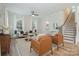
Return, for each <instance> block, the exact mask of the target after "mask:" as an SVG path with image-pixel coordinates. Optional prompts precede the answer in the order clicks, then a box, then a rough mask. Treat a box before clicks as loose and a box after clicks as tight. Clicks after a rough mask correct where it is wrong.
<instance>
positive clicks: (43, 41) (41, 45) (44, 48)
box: [30, 35, 53, 55]
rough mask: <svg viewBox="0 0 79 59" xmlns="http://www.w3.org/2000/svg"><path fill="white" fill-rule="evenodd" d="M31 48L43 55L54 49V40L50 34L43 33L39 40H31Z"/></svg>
mask: <svg viewBox="0 0 79 59" xmlns="http://www.w3.org/2000/svg"><path fill="white" fill-rule="evenodd" d="M31 48H33V50H35V52H37V53H38V54H39V55H43V54H44V53H46V52H48V51H49V50H51V53H52V52H53V51H52V40H51V37H49V36H48V35H43V36H40V37H39V38H38V40H36V39H35V40H32V41H31ZM31 48H30V51H31Z"/></svg>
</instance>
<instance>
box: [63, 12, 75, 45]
mask: <svg viewBox="0 0 79 59" xmlns="http://www.w3.org/2000/svg"><path fill="white" fill-rule="evenodd" d="M62 31H63V32H62V33H63V36H64V41H66V42H70V43H74V44H75V43H76V39H75V37H76V24H75V13H73V12H70V14H69V15H68V17H67V18H66V21H65V23H64V24H63V25H62Z"/></svg>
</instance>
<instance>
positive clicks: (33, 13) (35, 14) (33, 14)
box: [31, 11, 39, 16]
mask: <svg viewBox="0 0 79 59" xmlns="http://www.w3.org/2000/svg"><path fill="white" fill-rule="evenodd" d="M31 13H32V16H39V15H38V14H37V13H35V12H34V11H32V12H31Z"/></svg>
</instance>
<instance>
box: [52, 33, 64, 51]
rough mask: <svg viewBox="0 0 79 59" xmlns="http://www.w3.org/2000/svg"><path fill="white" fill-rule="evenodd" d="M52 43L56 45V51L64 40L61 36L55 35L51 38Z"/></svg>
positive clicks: (59, 34)
mask: <svg viewBox="0 0 79 59" xmlns="http://www.w3.org/2000/svg"><path fill="white" fill-rule="evenodd" d="M52 42H53V43H55V44H56V45H57V50H59V47H60V46H61V45H63V46H64V38H63V35H62V34H61V33H57V34H55V36H53V39H52Z"/></svg>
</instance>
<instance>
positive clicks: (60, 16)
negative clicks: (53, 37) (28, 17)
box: [38, 10, 65, 33]
mask: <svg viewBox="0 0 79 59" xmlns="http://www.w3.org/2000/svg"><path fill="white" fill-rule="evenodd" d="M46 21H48V22H49V31H53V30H54V27H53V24H54V23H57V24H58V25H59V26H61V25H62V24H63V23H64V21H65V19H64V10H63V11H58V12H55V13H52V15H49V16H47V17H45V18H43V19H40V20H39V22H38V24H39V30H40V31H41V33H45V27H46V26H45V25H46V24H45V22H46Z"/></svg>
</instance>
